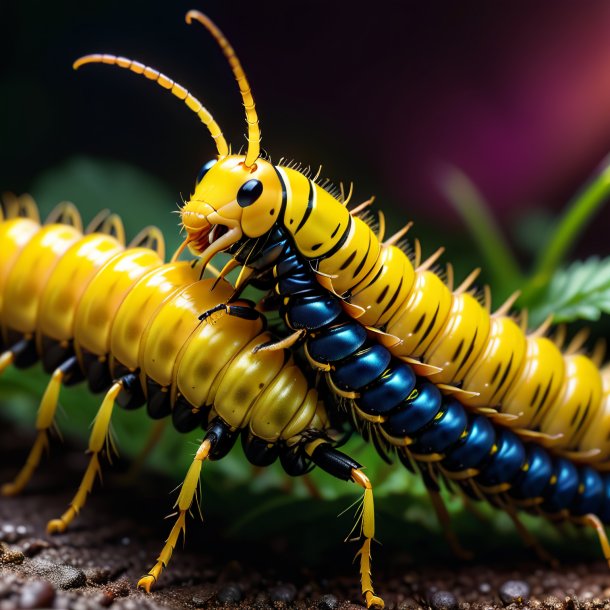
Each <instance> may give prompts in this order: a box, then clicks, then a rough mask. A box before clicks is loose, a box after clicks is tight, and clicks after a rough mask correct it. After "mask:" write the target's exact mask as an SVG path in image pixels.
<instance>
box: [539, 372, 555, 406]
mask: <svg viewBox="0 0 610 610" xmlns="http://www.w3.org/2000/svg"><path fill="white" fill-rule="evenodd" d="M552 385H553V375H551V378H550V379H549V385H547V386H546V390H545V391H544V395H543V396H542V398H541V399H540V404H539V405H538V410H540V408H541V407H542V405H543V404H544V403H545V402H546V399H547V398H548V397H549V392H550V391H551V386H552Z"/></svg>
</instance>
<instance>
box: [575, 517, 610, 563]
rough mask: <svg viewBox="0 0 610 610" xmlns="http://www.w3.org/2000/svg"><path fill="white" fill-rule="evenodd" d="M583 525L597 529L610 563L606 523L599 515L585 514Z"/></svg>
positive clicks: (609, 544) (609, 545)
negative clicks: (604, 523)
mask: <svg viewBox="0 0 610 610" xmlns="http://www.w3.org/2000/svg"><path fill="white" fill-rule="evenodd" d="M582 525H588V526H589V527H592V528H593V529H594V530H595V532H596V533H597V537H598V538H599V543H600V544H601V547H602V551H603V553H604V557H605V558H606V561H607V562H608V564H609V565H610V543H608V536H606V530H605V529H604V525H603V523H602V522H601V521H600V519H599V517H598V516H597V515H585V516H584V517H582Z"/></svg>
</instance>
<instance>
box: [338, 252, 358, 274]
mask: <svg viewBox="0 0 610 610" xmlns="http://www.w3.org/2000/svg"><path fill="white" fill-rule="evenodd" d="M355 258H356V250H354V251H353V252H352V253H351V254H350V255H349V256H348V257H347V258H346V259H345V262H344V263H343V264H342V265H341V267H339V271H345V270H346V269H347V268H348V267H349V266H350V265H351V264H352V261H353V260H354V259H355Z"/></svg>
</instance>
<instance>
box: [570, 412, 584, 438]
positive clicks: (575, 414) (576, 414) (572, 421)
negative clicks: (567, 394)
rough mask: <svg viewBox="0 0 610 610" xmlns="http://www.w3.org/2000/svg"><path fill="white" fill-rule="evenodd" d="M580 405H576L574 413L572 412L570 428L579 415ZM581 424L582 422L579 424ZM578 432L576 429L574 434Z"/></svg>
mask: <svg viewBox="0 0 610 610" xmlns="http://www.w3.org/2000/svg"><path fill="white" fill-rule="evenodd" d="M581 407H582V405H578V407H577V409H576V411H574V415H572V419H571V420H570V426H573V425H574V422H575V421H576V418H577V417H578V415H579V414H580V409H581ZM581 423H582V422H581ZM577 430H578V427H577V428H576V430H575V432H576V431H577Z"/></svg>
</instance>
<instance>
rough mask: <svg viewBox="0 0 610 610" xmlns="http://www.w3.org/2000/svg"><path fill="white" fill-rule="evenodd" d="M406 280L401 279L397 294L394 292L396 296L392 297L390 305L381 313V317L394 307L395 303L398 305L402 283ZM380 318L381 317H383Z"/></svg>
mask: <svg viewBox="0 0 610 610" xmlns="http://www.w3.org/2000/svg"><path fill="white" fill-rule="evenodd" d="M403 280H404V277H401V278H400V282H399V283H398V288H397V289H396V292H394V294H393V295H392V298H391V299H390V300H389V301H388V304H387V305H386V306H385V309H384V310H383V311H382V312H381V316H383V315H384V314H385V313H386V311H389V309H390V308H391V307H393V305H394V303H396V299H397V298H398V295H399V294H400V290H401V289H402V282H403ZM381 316H379V317H381Z"/></svg>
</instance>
